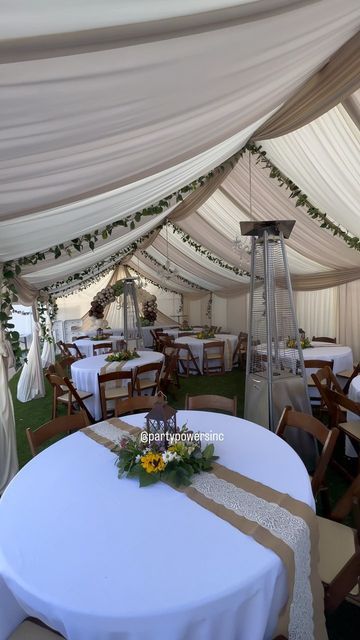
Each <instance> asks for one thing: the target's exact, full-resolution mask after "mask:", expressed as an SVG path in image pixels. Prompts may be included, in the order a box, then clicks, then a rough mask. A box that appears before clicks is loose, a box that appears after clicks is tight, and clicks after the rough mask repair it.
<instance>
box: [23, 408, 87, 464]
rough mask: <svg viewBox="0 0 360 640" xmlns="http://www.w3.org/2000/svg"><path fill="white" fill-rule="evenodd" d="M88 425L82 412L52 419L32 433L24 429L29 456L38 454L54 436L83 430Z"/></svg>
mask: <svg viewBox="0 0 360 640" xmlns="http://www.w3.org/2000/svg"><path fill="white" fill-rule="evenodd" d="M89 424H90V421H89V419H88V417H87V415H86V413H85V412H84V411H80V412H79V413H74V414H72V415H70V416H59V417H58V418H54V419H53V420H50V421H49V422H46V423H45V424H42V425H41V426H40V427H38V428H37V429H35V431H32V430H31V429H29V428H27V429H26V436H27V439H28V443H29V447H30V451H31V455H32V456H33V457H34V456H36V454H37V453H38V451H37V450H38V448H39V447H40V446H41V445H42V444H44V442H46V441H47V440H51V438H54V436H57V435H60V434H64V435H65V434H69V433H72V432H73V431H77V430H78V429H83V428H84V427H87V426H88V425H89Z"/></svg>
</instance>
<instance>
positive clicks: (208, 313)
mask: <svg viewBox="0 0 360 640" xmlns="http://www.w3.org/2000/svg"><path fill="white" fill-rule="evenodd" d="M212 304H213V294H212V293H210V295H209V301H208V303H207V307H206V317H207V319H208V320H209V322H210V324H211V317H212Z"/></svg>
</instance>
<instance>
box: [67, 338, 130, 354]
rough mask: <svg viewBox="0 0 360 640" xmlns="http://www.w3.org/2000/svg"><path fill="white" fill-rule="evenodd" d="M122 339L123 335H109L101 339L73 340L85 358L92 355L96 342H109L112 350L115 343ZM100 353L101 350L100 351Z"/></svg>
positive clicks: (114, 349)
mask: <svg viewBox="0 0 360 640" xmlns="http://www.w3.org/2000/svg"><path fill="white" fill-rule="evenodd" d="M121 339H123V336H120V335H118V336H110V337H109V338H104V339H103V340H90V338H83V339H82V340H74V343H75V344H76V346H77V347H78V348H79V349H80V351H81V353H82V354H83V355H84V356H86V357H87V358H89V357H91V356H93V355H94V352H93V347H94V345H96V344H101V343H102V342H111V345H112V349H113V351H116V350H117V346H116V345H117V343H118V342H119V341H120V340H121ZM100 353H101V352H100Z"/></svg>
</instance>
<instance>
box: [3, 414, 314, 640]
mask: <svg viewBox="0 0 360 640" xmlns="http://www.w3.org/2000/svg"><path fill="white" fill-rule="evenodd" d="M125 421H126V422H128V423H129V424H132V425H135V426H142V425H143V423H144V414H142V415H132V416H127V417H126V418H125ZM177 422H178V425H182V424H184V423H185V422H187V425H188V427H189V429H192V430H200V431H203V432H204V433H205V432H206V433H208V434H210V433H211V432H213V433H214V432H215V433H223V434H224V440H223V441H218V442H215V446H216V453H217V454H218V455H219V456H220V457H219V462H220V463H221V464H222V465H225V466H227V467H228V468H230V469H233V470H235V471H238V472H239V473H241V474H243V475H245V476H248V477H250V478H252V479H254V480H257V481H259V482H262V483H264V484H266V485H268V486H270V487H272V488H273V489H276V490H278V491H282V492H286V493H288V494H289V495H290V496H292V497H293V498H295V499H298V500H301V501H303V502H305V503H307V504H308V505H310V506H311V507H313V508H314V500H313V497H312V492H311V486H310V482H309V478H308V475H307V472H306V469H305V467H304V465H303V463H302V462H301V460H300V458H299V457H298V456H297V455H296V453H295V452H294V451H293V450H292V449H291V448H290V447H289V446H288V445H287V444H286V443H285V442H284V441H283V440H281V439H280V438H278V437H277V436H275V435H274V434H273V433H271V432H270V431H268V430H266V429H264V428H263V427H259V426H257V425H255V424H253V423H251V422H248V421H246V420H242V419H239V418H234V417H231V416H226V415H219V414H215V413H211V412H201V411H195V412H194V411H179V412H178V414H177ZM114 461H115V455H114V454H113V453H112V452H111V451H110V450H109V449H106V448H105V447H103V446H101V445H99V444H98V443H96V442H94V441H93V440H91V439H90V438H87V437H86V436H85V435H84V434H82V433H81V432H78V433H75V434H73V435H71V436H68V437H66V438H64V439H63V440H60V441H59V442H57V443H56V444H54V445H53V446H51V447H49V448H48V449H46V450H45V451H44V452H42V453H41V454H39V455H38V456H36V458H34V459H33V460H32V461H31V462H30V463H28V464H27V465H26V466H25V467H24V468H23V469H22V470H21V471H20V472H19V473H18V475H17V476H16V477H15V478H14V480H13V481H12V482H11V483H10V485H9V487H8V488H7V490H6V491H5V493H4V495H3V498H2V500H1V502H0V522H1V527H0V579H1V577H2V578H3V580H4V584H3V586H2V587H1V581H0V590H1V589H2V591H3V596H4V597H5V596H6V595H7V600H9V597H10V596H9V591H10V592H11V594H13V596H14V597H15V598H16V600H17V602H18V603H19V604H20V606H21V607H22V609H23V612H24V613H23V615H24V617H25V616H26V615H34V616H36V617H39V618H40V619H41V620H43V621H44V622H45V623H47V624H49V625H50V626H52V627H53V628H55V629H56V630H57V631H59V632H60V633H62V634H63V635H65V636H66V637H67V638H68V639H69V640H84V639H85V638H86V640H99V639H100V638H101V640H114V638H117V637H121V638H124V639H126V640H144V638H146V640H169V639H170V638H171V640H209V639H210V638H214V639H215V638H216V639H217V638H226V640H270V638H272V636H273V633H274V630H275V626H276V622H277V618H278V614H279V612H280V610H281V609H282V607H283V605H284V603H285V601H286V598H287V579H286V572H285V568H284V566H283V564H282V562H281V560H280V558H279V556H277V555H276V554H275V553H274V552H272V551H271V550H269V549H266V548H265V547H263V546H261V545H259V544H258V543H257V542H255V541H254V540H253V539H252V538H251V537H249V536H246V535H244V534H243V533H241V532H239V531H238V530H237V529H235V528H234V527H232V526H231V525H229V524H228V523H227V522H225V521H224V520H222V519H221V518H218V517H217V516H215V515H214V514H213V513H211V512H210V511H208V510H206V509H203V508H202V507H200V506H199V505H198V504H196V503H195V502H193V501H192V500H189V499H188V498H187V497H186V496H185V495H184V494H183V493H181V492H178V491H174V490H173V489H172V488H171V487H168V486H167V485H165V484H163V483H159V484H157V485H153V486H150V487H146V488H141V489H140V488H139V486H138V481H137V480H136V479H132V480H129V479H121V480H119V479H118V478H117V469H116V467H115V465H114ZM24 523H26V527H24ZM14 531H16V536H14ZM189 576H191V578H190V577H189ZM0 595H1V594H0ZM18 617H19V615H18V611H17V610H14V609H13V608H8V607H7V606H6V600H5V601H4V600H3V599H2V598H1V597H0V640H5V638H7V635H6V634H8V633H9V629H10V628H12V627H14V626H16V624H17V623H18Z"/></svg>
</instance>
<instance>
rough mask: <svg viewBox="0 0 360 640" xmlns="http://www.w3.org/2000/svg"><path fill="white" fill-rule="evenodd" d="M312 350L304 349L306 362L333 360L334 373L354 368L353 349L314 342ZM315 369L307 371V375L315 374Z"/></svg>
mask: <svg viewBox="0 0 360 640" xmlns="http://www.w3.org/2000/svg"><path fill="white" fill-rule="evenodd" d="M311 344H312V345H314V346H313V348H312V349H303V356H304V360H333V361H334V367H333V371H334V373H339V371H344V369H351V370H352V368H353V354H352V350H351V347H344V346H342V345H336V344H329V343H326V342H312V343H311ZM315 371H316V370H315V369H314V370H312V369H307V375H310V373H315Z"/></svg>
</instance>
